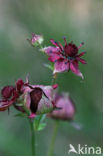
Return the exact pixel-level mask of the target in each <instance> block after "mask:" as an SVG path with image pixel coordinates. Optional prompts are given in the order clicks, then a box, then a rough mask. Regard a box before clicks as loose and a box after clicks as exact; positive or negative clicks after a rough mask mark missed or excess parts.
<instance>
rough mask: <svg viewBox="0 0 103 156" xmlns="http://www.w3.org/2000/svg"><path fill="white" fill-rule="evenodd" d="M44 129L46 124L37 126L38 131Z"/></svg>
mask: <svg viewBox="0 0 103 156" xmlns="http://www.w3.org/2000/svg"><path fill="white" fill-rule="evenodd" d="M45 127H46V123H41V124H39V126H38V131H41V130H43V129H44V128H45Z"/></svg>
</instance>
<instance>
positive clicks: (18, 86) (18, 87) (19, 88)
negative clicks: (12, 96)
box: [16, 79, 24, 93]
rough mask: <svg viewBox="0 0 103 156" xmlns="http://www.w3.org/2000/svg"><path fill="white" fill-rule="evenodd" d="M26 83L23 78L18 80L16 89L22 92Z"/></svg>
mask: <svg viewBox="0 0 103 156" xmlns="http://www.w3.org/2000/svg"><path fill="white" fill-rule="evenodd" d="M23 85H24V82H23V80H21V79H19V80H18V81H17V82H16V89H17V91H18V92H19V93H20V92H21V88H22V87H23Z"/></svg>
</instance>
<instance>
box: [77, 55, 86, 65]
mask: <svg viewBox="0 0 103 156" xmlns="http://www.w3.org/2000/svg"><path fill="white" fill-rule="evenodd" d="M77 60H78V61H80V62H81V63H82V64H87V62H86V61H85V60H84V59H82V58H80V57H78V58H77Z"/></svg>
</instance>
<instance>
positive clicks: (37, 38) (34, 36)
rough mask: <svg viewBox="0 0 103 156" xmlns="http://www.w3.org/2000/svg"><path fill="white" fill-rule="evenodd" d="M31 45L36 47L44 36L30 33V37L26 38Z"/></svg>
mask: <svg viewBox="0 0 103 156" xmlns="http://www.w3.org/2000/svg"><path fill="white" fill-rule="evenodd" d="M28 41H29V42H30V43H31V45H32V46H34V47H37V46H39V45H41V44H42V42H43V41H44V38H43V36H42V35H37V34H34V33H33V34H32V38H31V39H28Z"/></svg>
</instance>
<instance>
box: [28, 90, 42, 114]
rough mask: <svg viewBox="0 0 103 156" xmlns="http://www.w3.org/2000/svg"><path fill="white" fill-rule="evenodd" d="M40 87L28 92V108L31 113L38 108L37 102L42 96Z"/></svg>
mask: <svg viewBox="0 0 103 156" xmlns="http://www.w3.org/2000/svg"><path fill="white" fill-rule="evenodd" d="M42 93H43V91H42V89H41V88H34V89H33V91H32V92H31V93H30V97H31V104H30V109H31V111H32V112H33V113H36V111H37V108H38V103H39V101H40V100H41V98H42Z"/></svg>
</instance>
